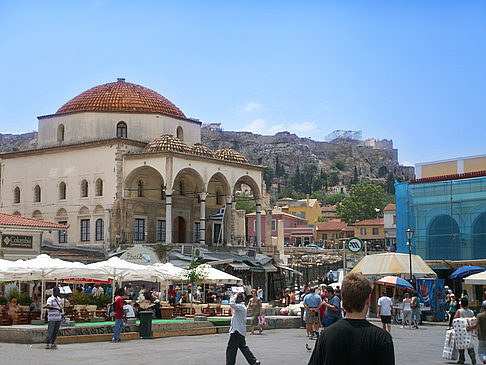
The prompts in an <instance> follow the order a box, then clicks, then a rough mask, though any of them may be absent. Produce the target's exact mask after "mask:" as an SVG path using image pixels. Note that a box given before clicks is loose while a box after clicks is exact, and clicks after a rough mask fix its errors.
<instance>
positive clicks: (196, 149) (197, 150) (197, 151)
mask: <svg viewBox="0 0 486 365" xmlns="http://www.w3.org/2000/svg"><path fill="white" fill-rule="evenodd" d="M191 152H192V153H193V154H194V155H198V156H204V157H212V158H214V157H215V156H214V152H213V151H211V150H210V149H209V148H207V147H206V146H203V145H202V144H200V143H196V144H195V145H194V146H193V147H192V148H191Z"/></svg>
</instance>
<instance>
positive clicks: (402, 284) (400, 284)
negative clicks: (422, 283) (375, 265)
mask: <svg viewBox="0 0 486 365" xmlns="http://www.w3.org/2000/svg"><path fill="white" fill-rule="evenodd" d="M377 283H378V284H380V285H385V286H389V287H392V288H397V289H402V290H409V291H413V290H415V289H414V287H413V286H412V284H410V283H409V282H408V281H406V280H405V279H402V278H399V277H398V276H385V277H384V278H381V279H380V280H378V281H377Z"/></svg>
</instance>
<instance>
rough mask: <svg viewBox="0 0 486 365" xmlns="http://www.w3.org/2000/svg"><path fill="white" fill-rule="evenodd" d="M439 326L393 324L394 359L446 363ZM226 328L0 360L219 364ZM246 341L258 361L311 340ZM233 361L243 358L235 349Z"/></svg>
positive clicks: (290, 334)
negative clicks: (219, 331)
mask: <svg viewBox="0 0 486 365" xmlns="http://www.w3.org/2000/svg"><path fill="white" fill-rule="evenodd" d="M445 329H446V327H444V326H422V327H421V328H420V329H419V330H409V329H401V328H399V327H397V326H394V327H393V329H392V334H393V338H394V344H395V357H396V363H397V364H400V365H409V364H447V363H453V362H447V361H445V360H443V359H442V347H443V344H444V336H445ZM227 341H228V335H227V334H218V335H205V336H186V337H171V338H161V339H155V340H139V341H126V342H122V343H109V342H100V343H88V344H69V345H59V347H58V349H57V350H45V349H44V348H43V347H44V345H41V344H35V345H19V344H0V354H1V358H0V363H1V364H2V365H4V364H7V365H10V364H12V365H13V364H22V365H27V364H34V365H42V364H50V365H52V364H56V363H59V364H62V363H69V364H71V365H79V364H81V365H87V364H102V365H107V364H131V365H135V364H155V363H158V364H182V365H192V364H198V365H206V364H207V365H210V364H224V362H225V360H224V359H225V357H224V356H225V349H226V343H227ZM247 343H248V345H249V346H250V348H251V350H252V351H253V352H254V354H255V355H256V356H257V358H258V359H260V361H261V362H262V364H263V365H282V364H307V362H308V360H309V358H310V352H309V351H307V350H306V348H305V344H306V343H308V344H309V345H310V346H314V343H315V341H311V340H308V339H307V338H306V337H305V330H304V329H281V330H268V331H265V332H264V333H263V335H254V336H247ZM237 364H238V365H244V364H246V361H245V359H244V357H243V356H242V354H241V352H239V353H238V357H237Z"/></svg>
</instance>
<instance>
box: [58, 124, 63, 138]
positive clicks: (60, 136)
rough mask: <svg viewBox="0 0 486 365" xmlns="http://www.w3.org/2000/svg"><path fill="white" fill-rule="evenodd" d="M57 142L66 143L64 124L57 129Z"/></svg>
mask: <svg viewBox="0 0 486 365" xmlns="http://www.w3.org/2000/svg"><path fill="white" fill-rule="evenodd" d="M57 141H58V142H62V141H64V124H59V127H57Z"/></svg>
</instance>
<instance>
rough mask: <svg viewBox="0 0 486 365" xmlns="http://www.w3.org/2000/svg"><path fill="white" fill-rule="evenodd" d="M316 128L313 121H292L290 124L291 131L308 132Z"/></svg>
mask: <svg viewBox="0 0 486 365" xmlns="http://www.w3.org/2000/svg"><path fill="white" fill-rule="evenodd" d="M316 128H317V125H316V123H314V122H304V123H294V124H291V125H290V130H291V131H292V132H310V131H313V130H314V129H316Z"/></svg>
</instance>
